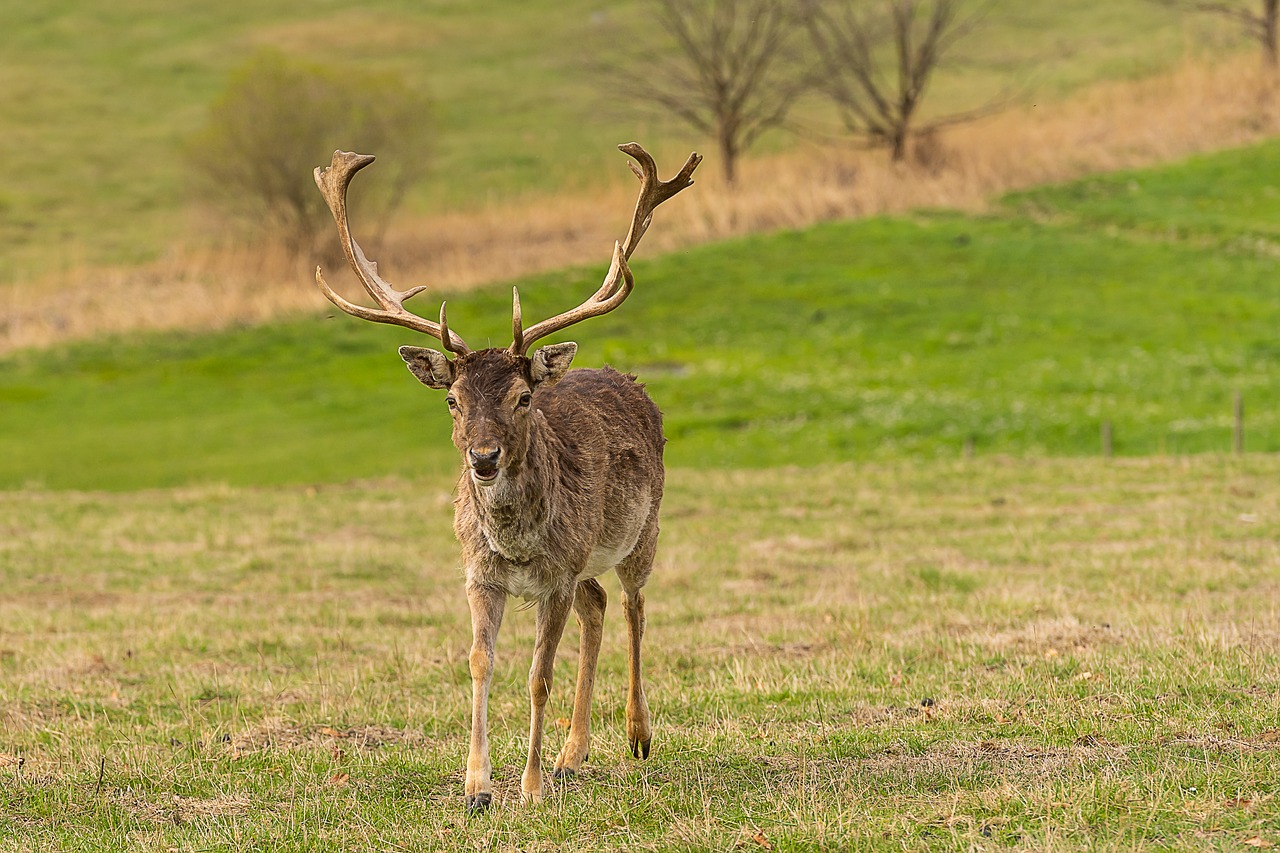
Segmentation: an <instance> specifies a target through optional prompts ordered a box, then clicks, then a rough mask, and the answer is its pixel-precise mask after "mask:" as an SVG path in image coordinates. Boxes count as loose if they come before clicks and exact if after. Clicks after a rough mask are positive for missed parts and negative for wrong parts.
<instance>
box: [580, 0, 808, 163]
mask: <svg viewBox="0 0 1280 853" xmlns="http://www.w3.org/2000/svg"><path fill="white" fill-rule="evenodd" d="M789 9H790V4H788V3H786V2H785V0H651V16H652V20H653V21H654V22H655V23H656V24H657V27H658V29H659V30H660V31H661V32H662V34H663V36H664V37H665V39H666V41H665V42H664V43H659V42H658V41H657V40H656V39H652V38H648V37H646V35H645V34H643V33H629V34H627V36H626V37H624V38H622V39H620V41H622V42H623V43H626V44H630V45H631V47H630V49H625V48H624V49H619V50H618V53H619V54H620V55H621V56H622V57H623V59H621V60H617V59H610V64H608V65H607V66H605V69H604V70H605V71H606V72H607V73H606V74H605V75H604V76H605V78H606V79H607V80H608V83H609V86H610V91H611V92H613V91H621V93H622V94H623V95H625V96H626V97H627V98H628V99H630V100H633V101H639V102H647V103H648V104H650V105H653V106H655V107H658V108H660V109H661V110H662V111H663V113H664V114H666V113H670V114H673V115H675V116H677V117H678V118H679V119H680V120H682V121H683V122H684V123H685V124H687V125H689V126H690V127H692V128H694V129H695V130H697V131H698V132H700V133H704V134H706V135H708V136H710V137H712V138H713V139H714V140H715V143H716V149H717V151H718V152H719V155H720V168H721V172H722V174H723V175H724V178H725V180H726V181H727V182H729V183H733V181H734V179H735V177H736V175H737V163H738V158H739V156H740V155H741V154H742V153H743V152H744V151H746V150H747V149H748V148H750V147H751V145H752V144H753V143H754V142H755V141H756V140H757V139H758V138H759V137H760V135H761V134H762V133H764V132H765V131H767V130H769V129H771V128H776V127H779V126H781V125H782V124H783V123H784V122H785V121H786V117H787V112H788V111H789V110H790V108H791V105H792V103H793V102H794V101H795V98H796V97H797V95H799V93H800V92H801V91H802V90H803V89H804V87H805V85H806V83H805V80H804V74H803V71H802V69H801V68H800V67H799V66H798V63H796V62H795V57H794V56H793V55H792V52H791V49H792V48H793V47H794V46H795V42H796V41H797V39H796V37H797V36H798V35H800V30H799V27H798V26H797V21H796V20H795V18H794V16H793V15H792V14H791V13H790V11H789Z"/></svg>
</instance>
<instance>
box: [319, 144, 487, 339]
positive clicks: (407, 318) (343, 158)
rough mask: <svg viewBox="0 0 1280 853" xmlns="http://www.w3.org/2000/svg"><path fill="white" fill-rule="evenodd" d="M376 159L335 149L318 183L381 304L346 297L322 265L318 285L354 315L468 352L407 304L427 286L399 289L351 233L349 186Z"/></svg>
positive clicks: (360, 273)
mask: <svg viewBox="0 0 1280 853" xmlns="http://www.w3.org/2000/svg"><path fill="white" fill-rule="evenodd" d="M373 161H374V156H373V155H372V154H355V153H353V152H350V151H334V152H333V160H332V162H331V163H330V164H329V165H328V166H327V167H324V168H320V167H316V170H315V172H314V175H315V179H316V186H317V187H319V188H320V193H321V195H323V196H324V200H325V203H326V204H327V205H328V206H329V212H330V213H332V214H333V221H334V222H335V223H337V225H338V237H339V239H340V240H341V241H342V251H343V253H344V254H345V255H346V256H347V263H348V264H350V265H351V269H352V270H353V271H354V272H355V274H356V276H357V277H358V278H359V279H360V283H361V284H362V285H364V289H365V292H366V293H368V294H369V296H371V297H372V298H373V301H374V302H376V303H378V305H379V306H380V307H379V308H366V307H365V306H363V305H356V304H354V303H351V302H348V301H347V300H346V299H343V298H342V297H341V296H339V295H338V294H337V293H336V292H335V291H334V290H333V289H332V288H331V287H329V285H328V283H326V282H325V280H324V275H323V274H322V273H321V271H320V268H319V267H316V284H317V285H319V287H320V291H321V292H322V293H323V294H324V295H325V297H326V298H328V300H329V301H330V302H332V303H333V304H334V305H336V306H338V307H339V308H341V309H342V310H343V311H345V312H346V313H348V314H351V315H352V316H354V317H359V318H360V319H362V320H371V321H373V322H375V323H390V324H392V325H395V326H404V327H405V328H407V329H413V330H414V331H417V332H422V333H424V334H427V335H431V336H432V337H434V338H438V339H439V340H440V341H441V342H442V343H443V344H444V347H445V349H447V350H449V352H453V353H458V354H461V353H464V352H467V345H466V342H465V341H463V340H462V338H460V337H459V336H458V335H457V333H456V332H449V331H448V329H447V328H445V329H443V330H442V328H441V325H440V324H436V323H434V322H432V321H431V320H428V319H426V318H425V317H419V316H418V315H417V314H414V313H413V312H411V311H409V310H407V309H406V308H405V307H404V301H405V300H406V299H408V298H409V297H411V296H414V295H416V294H418V293H421V292H422V291H424V290H426V289H427V288H426V287H425V286H422V285H419V286H418V287H412V288H410V289H408V290H406V291H403V292H401V291H399V290H396V289H395V288H394V287H392V286H391V285H390V284H388V283H387V282H386V281H384V280H383V279H382V277H381V276H379V275H378V265H377V263H375V262H374V261H371V260H369V259H368V258H367V257H365V254H364V251H363V250H362V249H361V248H360V244H359V243H357V242H356V241H355V238H353V237H352V236H351V227H350V225H349V223H348V221H347V187H348V186H349V185H350V184H351V179H352V178H353V177H354V176H355V173H356V172H358V171H360V170H361V169H363V168H364V167H365V166H368V165H369V164H370V163H372V162H373Z"/></svg>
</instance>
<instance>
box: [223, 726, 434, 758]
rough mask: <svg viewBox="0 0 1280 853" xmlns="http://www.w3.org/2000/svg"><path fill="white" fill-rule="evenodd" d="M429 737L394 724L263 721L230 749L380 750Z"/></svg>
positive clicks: (238, 737) (233, 741)
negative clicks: (344, 725) (335, 724)
mask: <svg viewBox="0 0 1280 853" xmlns="http://www.w3.org/2000/svg"><path fill="white" fill-rule="evenodd" d="M425 740H426V738H425V737H424V736H423V735H422V733H421V732H415V731H410V730H408V729H399V728H395V727H393V726H382V725H365V726H346V727H338V726H329V725H306V726H300V725H288V724H284V723H264V724H263V725H260V726H258V727H256V728H254V729H251V730H249V731H247V732H242V733H241V734H238V735H233V736H232V737H231V739H230V741H229V742H228V749H230V750H231V751H232V752H233V753H244V752H261V751H264V750H283V751H288V750H296V749H315V748H320V747H323V748H325V749H332V748H333V747H335V746H337V747H340V748H342V749H344V750H345V749H357V750H360V749H366V750H367V749H378V748H380V747H384V746H390V745H398V744H410V745H412V744H419V743H423V742H424V741H425Z"/></svg>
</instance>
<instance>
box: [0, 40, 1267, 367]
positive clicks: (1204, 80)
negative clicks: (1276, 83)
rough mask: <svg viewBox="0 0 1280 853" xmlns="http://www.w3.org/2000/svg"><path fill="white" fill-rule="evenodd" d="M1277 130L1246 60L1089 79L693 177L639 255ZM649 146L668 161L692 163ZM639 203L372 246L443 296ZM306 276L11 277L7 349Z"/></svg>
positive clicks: (518, 212)
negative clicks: (1054, 91) (967, 119)
mask: <svg viewBox="0 0 1280 853" xmlns="http://www.w3.org/2000/svg"><path fill="white" fill-rule="evenodd" d="M1277 130H1280V104H1278V103H1277V99H1276V98H1275V97H1274V92H1273V90H1272V89H1271V87H1269V86H1268V85H1267V84H1266V83H1265V82H1264V80H1263V79H1262V77H1261V75H1260V73H1259V69H1258V67H1257V62H1256V60H1255V58H1254V57H1253V56H1252V55H1249V56H1241V57H1237V58H1233V59H1230V60H1225V61H1222V60H1215V61H1213V62H1208V61H1203V60H1192V61H1188V62H1186V63H1184V64H1183V65H1182V66H1181V67H1179V68H1177V69H1176V70H1174V71H1171V72H1168V73H1165V74H1161V75H1159V76H1155V77H1152V78H1149V79H1145V80H1139V81H1123V82H1109V83H1105V84H1099V85H1096V86H1094V87H1091V88H1089V89H1087V90H1084V91H1081V92H1079V93H1077V94H1075V95H1073V96H1071V97H1069V98H1067V99H1066V100H1063V101H1061V102H1057V103H1039V104H1032V105H1030V106H1026V107H1023V108H1019V109H1014V110H1010V111H1008V112H1005V113H1003V114H1000V115H996V116H992V117H990V118H988V119H986V120H984V121H982V122H979V123H976V124H973V125H969V126H964V127H959V128H955V129H953V130H952V131H951V132H950V133H948V134H947V135H946V136H945V137H941V138H936V139H933V140H931V141H930V144H929V146H928V150H927V151H926V152H925V153H926V154H927V155H928V156H927V157H926V158H925V160H926V161H927V162H916V163H913V164H911V165H895V164H892V163H890V162H888V160H887V159H886V157H885V156H883V154H880V153H867V152H857V151H847V150H841V149H837V148H822V147H814V146H801V147H799V148H797V149H795V150H793V151H790V152H788V153H785V154H780V155H777V156H772V157H760V158H755V159H753V160H751V161H749V162H747V163H745V164H744V165H743V168H742V179H741V182H740V185H739V186H738V187H737V188H731V187H728V186H725V185H724V184H723V183H722V182H721V181H720V179H719V177H718V175H717V174H716V170H715V169H709V168H706V167H704V169H703V171H702V173H700V177H699V188H698V190H697V191H696V192H692V193H688V194H687V195H685V196H682V197H681V199H680V201H679V203H677V204H673V205H671V209H670V210H664V211H663V219H664V221H663V223H662V227H661V228H656V229H654V230H653V232H652V234H651V235H650V236H649V238H648V240H649V245H648V246H647V247H646V248H645V250H644V251H645V254H647V255H649V256H652V255H654V254H657V253H660V252H670V251H674V250H676V249H679V248H682V247H686V246H690V245H695V244H699V243H705V242H709V241H713V240H721V239H724V238H727V237H733V236H737V235H742V234H748V233H754V232H761V231H772V230H777V229H780V228H799V227H804V226H807V225H810V224H812V223H815V222H821V221H825V220H833V219H846V218H853V217H862V216H871V215H876V214H883V213H900V212H903V211H908V210H912V209H918V208H921V207H950V208H959V209H963V210H981V209H983V208H984V207H985V206H986V205H987V203H988V201H989V200H990V199H991V198H992V197H993V196H996V195H998V194H1000V193H1003V192H1006V191H1009V190H1013V189H1018V188H1023V187H1028V186H1034V185H1036V184H1041V183H1046V182H1054V181H1063V180H1068V179H1072V178H1076V177H1079V176H1082V175H1085V174H1089V173H1095V172H1103V171H1109V170H1114V169H1119V168H1127V167H1138V166H1145V165H1151V164H1155V163H1160V162H1165V161H1168V160H1172V159H1175V158H1179V157H1183V156H1187V155H1189V154H1193V153H1196V152H1201V151H1208V150H1213V149H1219V148H1223V147H1229V146H1234V145H1242V144H1247V143H1250V142H1253V141H1256V140H1259V139H1262V138H1265V137H1266V136H1269V135H1271V134H1273V133H1275V132H1276V131H1277ZM655 153H656V154H657V155H658V159H659V160H660V162H662V163H664V164H668V165H667V168H671V166H670V164H673V163H676V162H678V161H679V160H680V159H681V158H682V157H683V156H684V154H685V153H686V152H683V151H675V150H671V151H665V150H664V151H658V152H655ZM917 159H919V158H917ZM620 174H621V175H623V176H625V172H621V173H620ZM633 193H634V187H633V186H632V184H631V183H630V182H628V181H624V180H623V178H621V177H619V178H617V179H615V180H614V181H613V182H612V183H610V184H608V185H606V186H602V187H599V188H597V189H594V190H592V191H591V192H589V193H577V194H571V193H567V194H562V195H559V196H555V197H552V198H525V199H518V200H514V201H510V202H507V203H504V204H502V205H501V206H495V207H489V208H485V209H480V210H474V211H465V212H458V213H451V214H442V215H435V216H430V217H424V218H421V219H418V220H417V221H406V222H401V223H399V224H398V226H397V227H395V228H394V229H393V230H392V231H391V232H390V233H389V235H388V237H387V239H386V240H385V241H384V243H383V245H381V246H367V247H366V248H368V249H369V250H370V254H371V255H373V256H374V257H385V258H387V259H390V263H384V266H383V269H384V272H385V273H386V275H387V277H388V278H389V279H390V280H392V281H396V282H423V281H425V282H431V283H432V284H433V285H434V286H436V287H439V288H440V289H442V290H447V291H456V290H463V289H466V288H470V287H475V286H478V285H483V284H487V283H491V282H495V281H501V280H508V279H512V278H515V277H518V276H522V275H527V274H529V273H533V272H538V271H544V270H549V269H556V268H560V267H565V266H570V265H575V264H583V263H594V264H597V265H603V264H604V263H605V261H606V260H607V256H608V247H609V245H610V243H611V242H612V241H613V240H614V239H616V238H617V237H618V236H620V235H621V233H622V229H623V228H624V227H625V222H624V219H625V216H626V214H627V211H628V209H629V206H630V204H631V202H632V198H633ZM313 272H314V267H313V265H312V264H311V263H310V262H307V263H300V262H297V261H294V260H291V259H289V258H287V257H285V256H284V255H283V253H282V252H280V251H275V250H271V249H265V250H264V249H263V248H262V247H252V248H223V249H216V250H215V249H190V248H178V249H175V250H174V251H173V252H171V253H170V254H169V255H168V256H166V257H165V258H163V259H161V260H159V261H156V262H154V263H152V264H148V265H146V266H142V267H137V268H118V269H77V270H73V271H71V272H67V273H61V274H58V275H53V276H49V277H46V278H44V279H40V280H31V281H24V282H19V283H17V284H15V285H14V286H12V287H8V288H5V289H4V290H3V291H0V352H6V351H12V350H14V349H18V348H22V347H33V346H47V345H51V344H55V343H59V342H63V341H68V340H75V339H81V338H86V337H89V336H93V335H98V334H103V333H119V332H125V331H130V330H135V329H174V328H184V329H199V330H207V329H214V328H219V327H225V326H228V325H235V324H252V323H258V322H262V321H265V320H269V319H272V318H275V317H279V316H282V315H287V314H290V313H297V312H314V311H316V310H318V309H319V308H320V307H321V305H322V303H321V302H320V299H319V297H318V295H317V294H316V292H315V287H314V284H313V283H312V275H313ZM335 273H336V270H335ZM334 277H335V278H338V276H337V275H335V276H334ZM335 284H339V282H335ZM348 285H350V282H348ZM401 286H405V285H404V284H402V285H401Z"/></svg>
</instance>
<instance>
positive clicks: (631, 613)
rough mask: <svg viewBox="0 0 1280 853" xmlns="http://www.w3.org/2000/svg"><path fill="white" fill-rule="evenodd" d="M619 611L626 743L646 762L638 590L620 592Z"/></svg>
mask: <svg viewBox="0 0 1280 853" xmlns="http://www.w3.org/2000/svg"><path fill="white" fill-rule="evenodd" d="M622 609H623V612H624V613H625V614H626V616H627V740H628V741H629V742H630V743H631V754H632V755H634V756H635V757H636V758H648V757H649V747H650V745H651V744H652V742H653V729H652V727H651V726H650V722H649V703H648V702H646V701H645V698H644V684H643V683H642V682H641V680H640V641H641V640H642V639H643V638H644V593H643V592H642V591H641V590H640V588H639V587H637V588H635V589H627V588H626V587H625V586H624V587H623V589H622Z"/></svg>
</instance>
